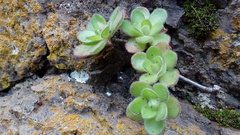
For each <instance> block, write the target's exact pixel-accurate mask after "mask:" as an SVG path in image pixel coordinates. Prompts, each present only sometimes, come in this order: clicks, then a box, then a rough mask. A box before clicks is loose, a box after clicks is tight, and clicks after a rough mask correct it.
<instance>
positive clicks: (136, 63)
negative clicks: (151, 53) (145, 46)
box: [131, 52, 147, 72]
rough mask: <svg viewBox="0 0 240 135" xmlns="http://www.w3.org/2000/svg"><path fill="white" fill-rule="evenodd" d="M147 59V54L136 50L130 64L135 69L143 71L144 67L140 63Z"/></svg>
mask: <svg viewBox="0 0 240 135" xmlns="http://www.w3.org/2000/svg"><path fill="white" fill-rule="evenodd" d="M146 59H147V56H146V54H145V53H143V52H138V53H136V54H134V55H133V56H132V58H131V64H132V66H133V68H134V69H135V70H138V71H141V72H145V69H144V68H143V66H142V64H143V62H144V61H145V60H146Z"/></svg>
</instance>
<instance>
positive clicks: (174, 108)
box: [166, 96, 181, 119]
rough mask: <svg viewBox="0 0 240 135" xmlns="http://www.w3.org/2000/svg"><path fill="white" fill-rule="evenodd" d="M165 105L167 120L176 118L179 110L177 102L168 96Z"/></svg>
mask: <svg viewBox="0 0 240 135" xmlns="http://www.w3.org/2000/svg"><path fill="white" fill-rule="evenodd" d="M166 105H167V107H168V118H170V119H175V118H177V117H178V115H179V113H180V110H181V109H180V105H179V103H178V101H177V100H176V99H175V98H174V97H172V96H170V97H169V100H168V101H167V102H166Z"/></svg>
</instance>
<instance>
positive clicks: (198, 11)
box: [183, 0, 219, 38]
mask: <svg viewBox="0 0 240 135" xmlns="http://www.w3.org/2000/svg"><path fill="white" fill-rule="evenodd" d="M183 7H184V10H185V16H186V22H187V23H188V24H189V26H190V28H189V33H190V34H192V35H194V36H195V37H197V38H200V37H204V36H206V35H208V34H209V33H210V32H211V31H213V30H215V29H216V28H217V27H218V26H219V23H218V22H217V21H216V19H217V16H216V14H215V12H216V10H217V9H216V7H215V6H214V5H213V4H211V3H210V1H209V0H205V4H204V5H200V4H198V3H197V1H195V0H194V1H190V0H187V1H186V2H185V3H184V4H183Z"/></svg>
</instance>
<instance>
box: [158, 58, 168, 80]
mask: <svg viewBox="0 0 240 135" xmlns="http://www.w3.org/2000/svg"><path fill="white" fill-rule="evenodd" d="M166 71H167V64H166V63H165V62H163V63H162V65H161V68H160V70H159V72H158V73H157V76H158V77H161V76H162V75H164V74H165V73H166Z"/></svg>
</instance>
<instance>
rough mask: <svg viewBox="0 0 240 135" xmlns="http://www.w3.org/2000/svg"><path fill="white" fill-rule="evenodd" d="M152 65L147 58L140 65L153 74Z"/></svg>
mask: <svg viewBox="0 0 240 135" xmlns="http://www.w3.org/2000/svg"><path fill="white" fill-rule="evenodd" d="M152 65H153V63H152V62H151V61H150V60H148V59H147V60H145V61H144V62H143V65H142V66H143V68H144V69H145V71H146V72H148V73H150V74H153V73H154V71H153V69H152Z"/></svg>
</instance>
